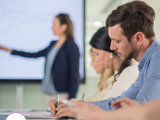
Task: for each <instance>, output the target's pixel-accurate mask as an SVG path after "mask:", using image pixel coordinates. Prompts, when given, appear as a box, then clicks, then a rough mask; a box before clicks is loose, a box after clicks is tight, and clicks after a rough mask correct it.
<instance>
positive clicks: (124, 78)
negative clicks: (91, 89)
mask: <svg viewBox="0 0 160 120" xmlns="http://www.w3.org/2000/svg"><path fill="white" fill-rule="evenodd" d="M138 74H139V71H138V63H133V64H131V65H130V66H128V67H126V68H125V69H124V70H123V71H122V73H121V74H120V75H119V77H118V78H117V81H116V82H115V83H114V85H113V87H112V89H111V90H110V91H109V92H108V94H107V95H106V96H105V97H104V98H103V99H108V98H111V97H117V96H119V95H121V94H122V93H123V92H124V91H126V90H127V89H128V88H129V87H130V86H131V85H132V84H133V83H134V82H135V80H136V79H137V77H138Z"/></svg>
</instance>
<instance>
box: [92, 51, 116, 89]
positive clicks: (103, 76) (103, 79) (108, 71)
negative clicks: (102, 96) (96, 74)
mask: <svg viewBox="0 0 160 120" xmlns="http://www.w3.org/2000/svg"><path fill="white" fill-rule="evenodd" d="M90 55H91V57H92V58H95V54H94V52H93V50H92V48H91V49H90ZM113 75H114V70H113V69H104V71H103V72H102V73H101V75H100V80H99V83H98V89H99V90H103V88H104V85H105V82H106V80H108V78H110V77H111V76H113Z"/></svg>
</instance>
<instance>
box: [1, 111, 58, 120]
mask: <svg viewBox="0 0 160 120" xmlns="http://www.w3.org/2000/svg"><path fill="white" fill-rule="evenodd" d="M12 113H13V112H12ZM19 113H21V114H22V115H24V116H25V117H26V118H41V119H54V118H55V117H52V116H51V114H50V113H49V112H19ZM9 114H11V112H5V113H0V115H9Z"/></svg>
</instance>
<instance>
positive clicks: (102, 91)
mask: <svg viewBox="0 0 160 120" xmlns="http://www.w3.org/2000/svg"><path fill="white" fill-rule="evenodd" d="M90 56H91V59H92V61H91V66H92V67H93V68H94V69H95V71H96V73H98V74H100V79H99V83H98V86H97V89H96V91H95V92H94V93H93V94H92V95H91V96H90V97H89V98H87V99H85V100H84V101H98V100H102V99H103V98H104V97H105V96H106V94H107V93H108V92H109V90H110V89H111V88H112V85H113V84H112V83H113V81H114V70H113V69H105V67H104V66H103V65H102V64H101V63H100V62H98V61H96V59H95V53H94V52H93V50H92V49H90Z"/></svg>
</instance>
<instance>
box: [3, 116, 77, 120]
mask: <svg viewBox="0 0 160 120" xmlns="http://www.w3.org/2000/svg"><path fill="white" fill-rule="evenodd" d="M6 118H7V115H0V120H6ZM27 120H76V119H70V118H62V119H27Z"/></svg>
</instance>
